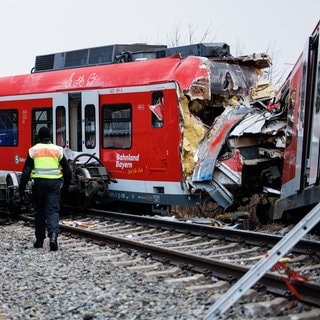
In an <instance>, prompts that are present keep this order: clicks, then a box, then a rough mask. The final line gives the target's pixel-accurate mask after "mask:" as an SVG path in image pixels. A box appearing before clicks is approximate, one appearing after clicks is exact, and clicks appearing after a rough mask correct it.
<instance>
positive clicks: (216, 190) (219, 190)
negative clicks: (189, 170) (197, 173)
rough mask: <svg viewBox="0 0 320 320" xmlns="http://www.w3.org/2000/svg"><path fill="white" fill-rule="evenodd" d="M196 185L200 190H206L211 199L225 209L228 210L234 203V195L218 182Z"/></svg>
mask: <svg viewBox="0 0 320 320" xmlns="http://www.w3.org/2000/svg"><path fill="white" fill-rule="evenodd" d="M194 185H195V186H196V187H197V188H198V189H202V190H206V191H207V192H208V194H209V195H210V197H211V198H212V199H214V200H215V201H216V203H217V204H219V205H220V206H221V207H222V208H224V209H226V208H228V207H229V206H230V205H231V204H232V202H233V196H232V194H231V193H230V192H229V191H228V190H227V189H226V188H225V187H224V186H223V185H222V184H220V183H219V182H218V181H215V180H211V181H204V182H196V183H195V184H194Z"/></svg>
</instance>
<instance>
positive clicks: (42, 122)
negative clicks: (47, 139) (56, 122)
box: [32, 108, 52, 145]
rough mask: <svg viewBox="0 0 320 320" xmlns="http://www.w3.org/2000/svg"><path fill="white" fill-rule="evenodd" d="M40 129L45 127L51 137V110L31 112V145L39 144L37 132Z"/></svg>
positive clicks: (34, 110) (44, 109) (43, 109)
mask: <svg viewBox="0 0 320 320" xmlns="http://www.w3.org/2000/svg"><path fill="white" fill-rule="evenodd" d="M41 127H47V128H49V130H50V133H51V136H52V108H42V109H33V110H32V145H35V144H36V143H38V142H39V139H38V135H37V134H38V131H39V129H40V128H41Z"/></svg>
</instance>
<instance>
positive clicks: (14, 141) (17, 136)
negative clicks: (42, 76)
mask: <svg viewBox="0 0 320 320" xmlns="http://www.w3.org/2000/svg"><path fill="white" fill-rule="evenodd" d="M51 108H52V99H50V98H49V97H47V98H39V97H37V98H34V99H32V98H31V97H28V98H24V97H19V98H18V97H11V98H10V99H7V100H4V101H0V122H1V124H0V125H1V129H0V146H1V153H2V154H3V157H2V159H1V162H0V163H1V164H0V167H1V170H3V171H18V172H19V171H21V170H22V168H23V165H24V162H25V159H26V156H27V152H28V149H29V148H30V147H31V145H33V144H34V142H35V140H36V132H37V130H38V129H39V128H40V126H41V125H45V124H46V125H49V127H50V128H51V126H52V117H51V114H52V110H51Z"/></svg>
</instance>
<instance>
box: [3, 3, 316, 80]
mask: <svg viewBox="0 0 320 320" xmlns="http://www.w3.org/2000/svg"><path fill="white" fill-rule="evenodd" d="M0 12H1V19H0V28H1V51H0V61H1V64H0V76H8V75H15V74H21V73H29V72H30V70H31V69H32V67H33V66H34V62H35V57H36V56H37V55H43V54H48V53H54V52H61V51H68V50H75V49H80V48H88V47H99V46H103V45H108V44H116V43H137V42H144V43H148V44H165V45H168V46H170V45H171V44H172V43H173V42H174V41H175V35H176V34H178V35H179V36H180V40H179V44H180V45H185V44H188V43H189V36H190V35H192V42H193V43H197V42H200V41H201V38H202V37H203V36H204V35H205V34H207V37H206V38H205V41H202V42H225V43H227V44H228V45H230V47H231V54H232V55H234V56H236V55H245V54H251V53H254V52H256V53H261V52H267V53H269V54H270V55H271V56H272V57H273V59H274V67H275V68H277V70H280V69H281V70H289V66H290V64H293V63H294V62H295V61H296V59H297V58H298V56H299V54H300V52H301V51H302V49H303V48H304V46H305V44H306V41H307V39H308V36H309V35H310V34H311V32H312V31H313V29H314V27H315V26H316V24H317V23H318V21H319V19H320V0H305V1H302V0H268V1H261V0H260V1H259V0H242V1H240V0H227V1H221V0H219V1H218V0H193V1H192V0H157V1H153V0H119V1H115V0H111V1H109V0H90V1H89V0H54V1H46V0H1V1H0ZM177 30H178V32H176V31H177ZM284 68H285V69H284ZM284 72H287V71H284Z"/></svg>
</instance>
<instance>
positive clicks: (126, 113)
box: [102, 104, 132, 149]
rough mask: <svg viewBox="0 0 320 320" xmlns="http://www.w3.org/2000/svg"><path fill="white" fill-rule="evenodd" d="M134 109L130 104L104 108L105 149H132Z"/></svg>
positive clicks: (105, 106)
mask: <svg viewBox="0 0 320 320" xmlns="http://www.w3.org/2000/svg"><path fill="white" fill-rule="evenodd" d="M131 110H132V107H131V105H129V104H116V105H104V106H103V142H102V144H103V147H104V148H109V149H130V148H131V136H132V132H131V131H132V116H131V114H132V111H131Z"/></svg>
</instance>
